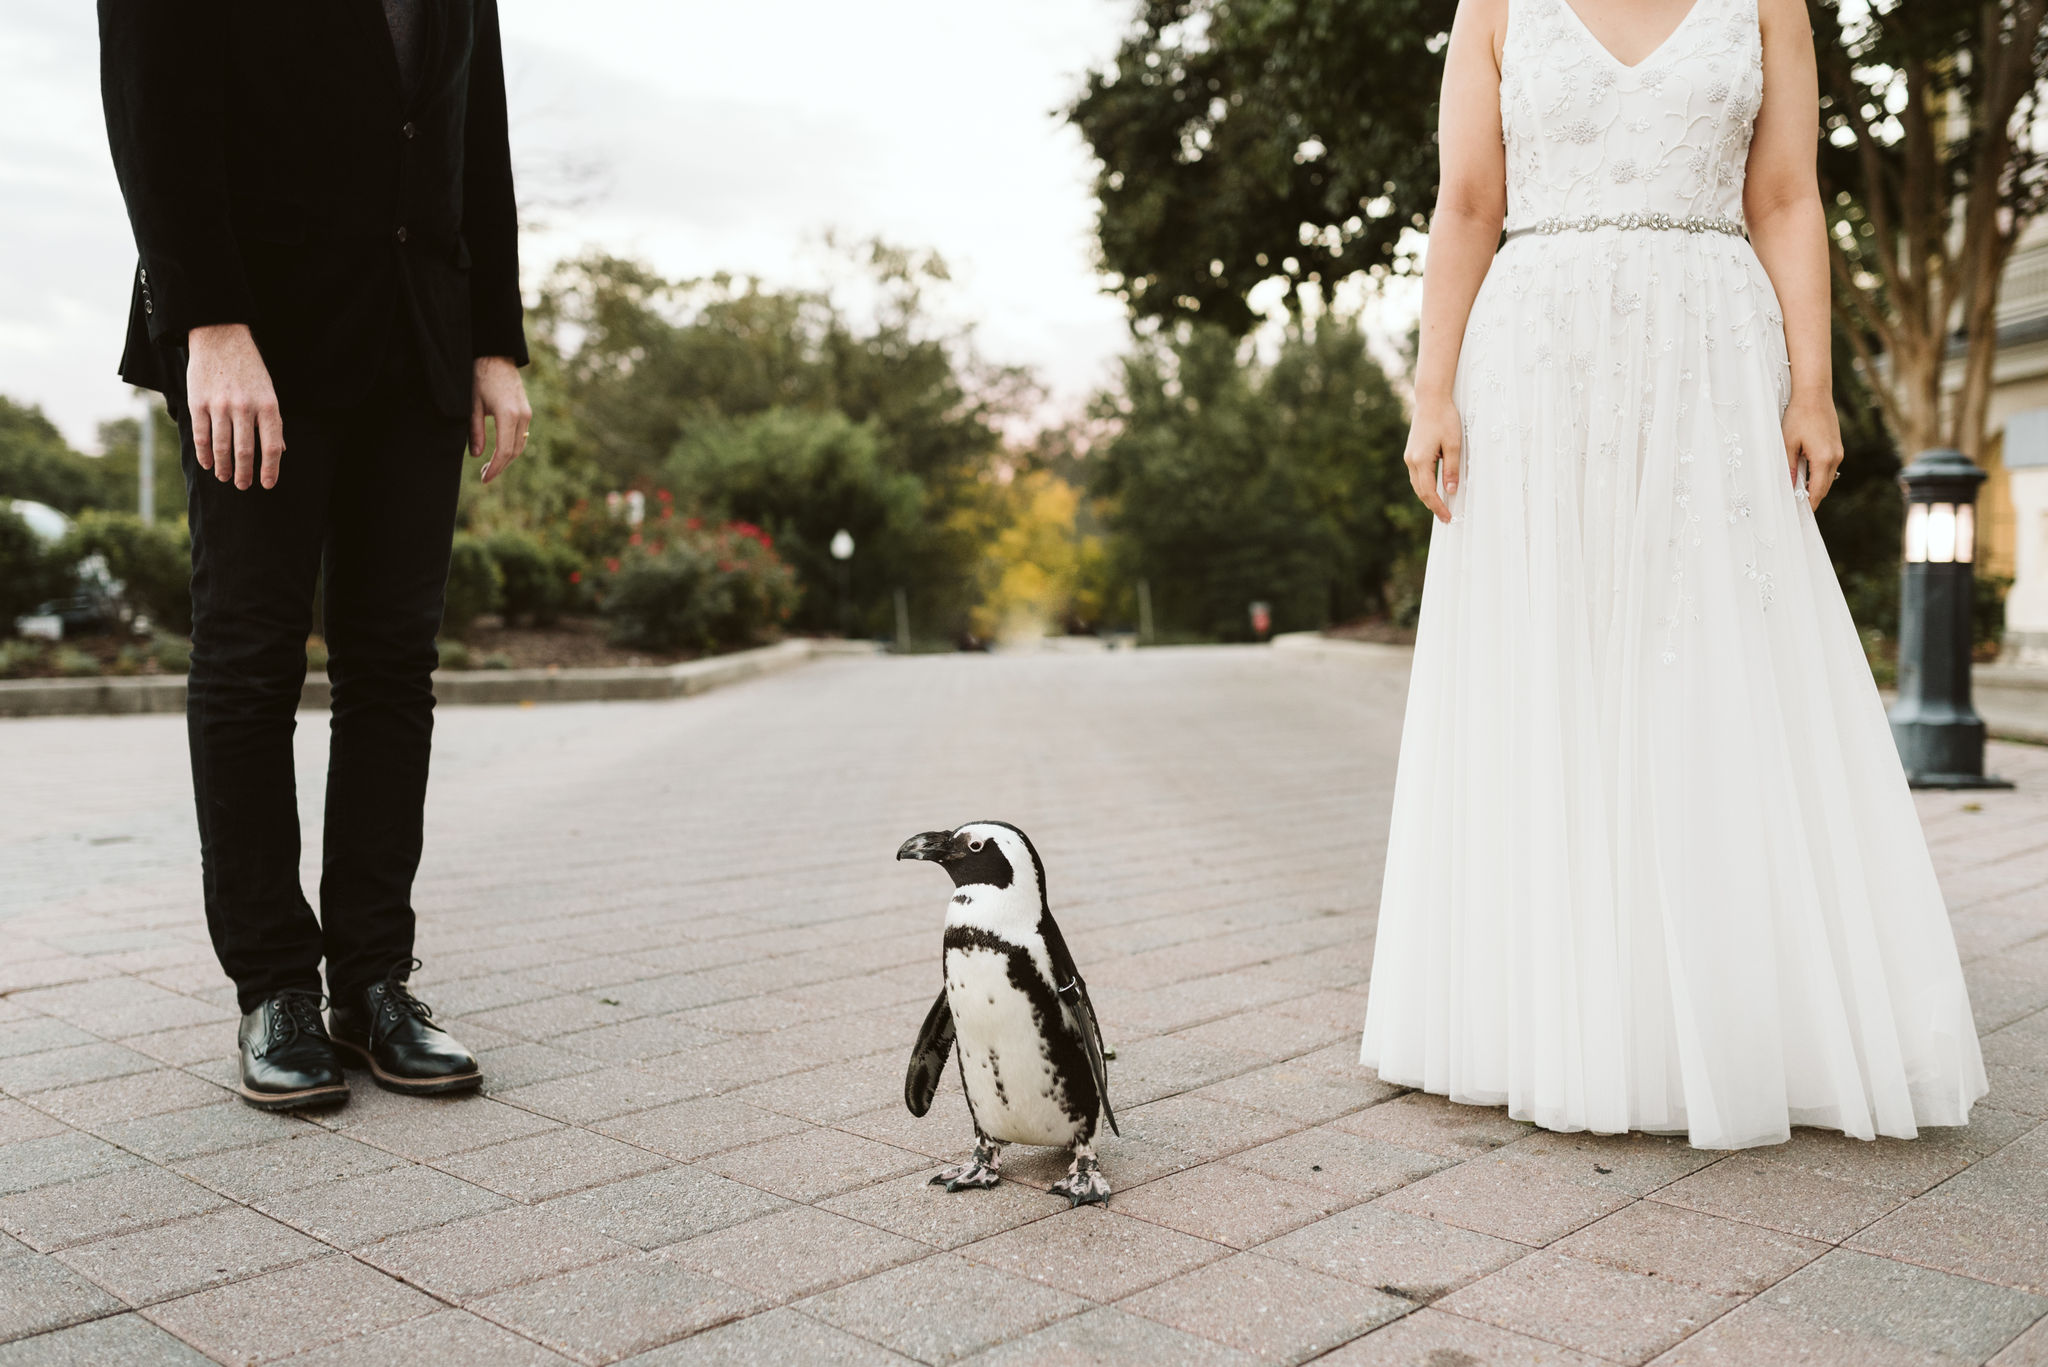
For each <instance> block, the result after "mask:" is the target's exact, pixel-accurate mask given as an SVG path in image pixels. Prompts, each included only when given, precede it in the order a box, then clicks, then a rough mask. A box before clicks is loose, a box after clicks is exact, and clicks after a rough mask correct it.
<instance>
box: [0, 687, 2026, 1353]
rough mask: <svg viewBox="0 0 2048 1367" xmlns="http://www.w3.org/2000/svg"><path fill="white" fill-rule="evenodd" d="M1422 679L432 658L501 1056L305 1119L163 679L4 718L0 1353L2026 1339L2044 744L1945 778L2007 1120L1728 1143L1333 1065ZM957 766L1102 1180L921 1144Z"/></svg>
mask: <svg viewBox="0 0 2048 1367" xmlns="http://www.w3.org/2000/svg"><path fill="white" fill-rule="evenodd" d="M1403 685H1404V679H1403V677H1402V674H1401V672H1400V670H1399V669H1398V668H1396V667H1391V666H1389V665H1387V664H1385V663H1383V662H1368V661H1358V662H1353V661H1349V660H1334V659H1327V658H1317V657H1309V656H1288V655H1286V654H1283V653H1276V652H1266V651H1256V650H1184V651H1182V650H1176V651H1156V652H1140V653H1136V654H1130V653H1122V654H1114V655H1110V654H1104V655H1090V656H1073V655H1042V656H1032V657H997V658H950V657H942V658H932V657H926V658H915V659H905V660H887V659H880V660H867V661H854V660H841V661H830V662H824V663H820V664H816V665H812V666H808V667H806V668H804V669H802V670H800V671H797V672H795V673H792V674H789V675H786V676H782V677H778V678H774V679H770V680H766V681H763V682H760V683H756V684H750V685H747V686H744V687H740V688H736V689H732V690H728V691H725V692H720V693H716V694H712V695H709V696H706V697H702V698H698V699H693V700H689V701H684V702H677V703H654V704H612V705H593V706H560V707H552V708H538V709H523V710H521V709H483V708H477V709H451V710H449V711H448V712H446V713H444V714H443V717H442V721H441V733H440V750H439V758H438V760H437V765H438V773H437V778H436V786H435V790H434V797H433V804H432V810H431V813H430V827H431V829H430V832H429V851H430V852H429V855H428V858H427V863H426V866H425V868H424V869H423V871H422V876H421V880H420V888H419V901H420V904H421V905H422V906H423V907H424V908H425V909H426V919H425V923H424V926H423V936H422V942H421V946H420V949H421V954H422V957H423V958H424V959H425V960H426V964H427V967H426V969H425V971H424V972H423V973H422V974H421V975H420V978H419V983H420V986H421V990H422V992H423V994H424V995H425V996H427V997H428V998H429V999H430V1000H431V1001H433V1002H434V1003H436V1004H437V1005H438V1006H439V1008H440V1010H441V1012H442V1015H443V1016H444V1018H447V1019H450V1020H452V1021H453V1022H454V1025H455V1028H456V1029H458V1030H459V1031H460V1032H461V1033H462V1034H463V1036H464V1037H465V1038H467V1039H468V1040H470V1041H471V1042H472V1044H473V1045H475V1046H476V1047H478V1048H479V1049H480V1050H481V1051H482V1053H483V1058H484V1062H485V1067H486V1069H487V1071H488V1074H489V1077H490V1079H491V1081H490V1085H489V1087H488V1090H487V1094H486V1095H484V1096H481V1097H474V1098H469V1099H466V1100H460V1101H440V1102H436V1101H424V1100H399V1099H396V1098H393V1097H390V1096H388V1095H386V1094H383V1093H380V1092H377V1091H376V1090H374V1089H373V1088H369V1087H364V1088H362V1089H360V1090H359V1091H358V1094H357V1096H356V1099H355V1100H354V1101H353V1102H352V1103H351V1104H350V1105H349V1107H348V1108H347V1109H345V1110H343V1111H340V1112H338V1113H335V1114H332V1115H328V1116H323V1117H317V1118H315V1119H312V1120H303V1119H294V1118H284V1117H274V1116H264V1115H259V1114H257V1113H255V1112H253V1111H250V1110H249V1109H247V1108H246V1107H243V1106H242V1105H241V1104H240V1103H238V1102H236V1101H234V1100H232V1099H230V1098H228V1097H227V1096H226V1094H225V1093H224V1092H223V1091H222V1089H221V1084H222V1083H223V1082H225V1081H226V1080H227V1079H228V1078H229V1076H230V1075H231V1060H230V1057H229V1052H228V1051H229V1048H230V1046H231V1042H232V1022H233V1018H234V1011H233V1004H232V999H231V994H230V992H229V991H228V990H227V988H226V987H225V985H224V984H223V983H222V982H221V981H220V978H219V973H218V970H217V969H216V968H215V966H214V964H213V962H212V959H211V955H210V953H209V952H208V950H207V948H206V945H205V941H204V937H203V933H202V931H201V928H200V923H199V917H198V912H197V909H196V906H195V904H194V891H195V888H196V885H197V868H196V860H195V858H194V856H193V853H192V850H191V817H190V814H189V810H188V806H187V804H188V800H189V799H188V797H187V790H186V786H185V776H184V759H183V753H182V727H181V724H180V723H179V722H178V721H177V720H176V719H175V718H151V717H143V718H110V719H79V720H52V721H33V722H7V723H0V771H4V773H5V774H6V776H7V782H6V783H5V784H4V785H0V868H4V877H0V994H4V995H0V1230H4V1231H5V1234H4V1235H0V1364H10V1363H19V1362H32V1363H42V1362H91V1363H110V1362H128V1361H133V1362H148V1363H154V1362H169V1363H175V1362H188V1361H189V1362H198V1361H204V1360H206V1359H208V1358H211V1359H214V1360H217V1361H221V1362H258V1361H269V1360H272V1359H276V1358H283V1357H289V1356H292V1355H294V1354H298V1355H301V1356H299V1357H298V1358H297V1359H296V1360H297V1361H300V1362H303V1363H309V1364H310V1363H320V1364H332V1363H388V1362H393V1361H408V1360H416V1361H422V1362H433V1363H449V1364H461V1363H466V1362H477V1363H487V1364H489V1367H513V1365H514V1364H521V1363H528V1362H533V1363H540V1362H559V1361H561V1360H562V1358H563V1357H566V1358H569V1359H572V1360H575V1361H580V1362H587V1363H597V1362H610V1361H615V1360H619V1359H624V1358H630V1357H634V1356H635V1355H639V1354H645V1355H646V1356H645V1357H643V1358H640V1359H639V1360H640V1361H643V1362H646V1363H693V1364H694V1363H726V1362H731V1363H745V1362H790V1363H813V1362H850V1363H870V1362H872V1363H893V1362H901V1361H904V1360H906V1359H910V1360H919V1361H925V1362H946V1361H954V1360H959V1359H971V1360H973V1361H975V1362H977V1363H1057V1362H1119V1363H1130V1362H1145V1363H1176V1362H1188V1363H1237V1362H1248V1361H1256V1360H1264V1361H1300V1360H1305V1359H1307V1358H1311V1357H1315V1356H1317V1355H1319V1354H1327V1356H1326V1357H1324V1358H1323V1360H1324V1361H1327V1362H1331V1363H1342V1364H1352V1365H1354V1367H1355V1365H1357V1364H1369V1363H1374V1364H1376V1363H1400V1364H1428V1367H1450V1365H1451V1364H1457V1365H1458V1367H1474V1365H1475V1364H1502V1365H1504V1364H1524V1363H1528V1364H1534V1363H1543V1364H1584V1363H1593V1362H1620V1363H1639V1362H1645V1361H1650V1360H1653V1359H1654V1360H1656V1361H1658V1362H1660V1363H1674V1364H1675V1363H1729V1364H1760V1363H1765V1362H1771V1363H1776V1362H1792V1361H1798V1362H1805V1363H1814V1364H1856V1367H1865V1365H1866V1364H1872V1365H1878V1367H1882V1365H1883V1364H1906V1363H1943V1364H1949V1363H1958V1362H1962V1363H1976V1362H1983V1361H1986V1360H1987V1359H1990V1360H1994V1361H1995V1362H1997V1363H1998V1364H2000V1367H2019V1365H2020V1364H2032V1365H2035V1367H2038V1365H2039V1364H2042V1363H2048V1322H2043V1319H2042V1317H2043V1315H2044V1312H2048V1128H2044V1127H2043V1125H2042V1121H2043V1119H2044V1118H2048V1060H2044V1052H2043V1046H2044V1044H2048V1013H2044V1011H2043V1008H2044V1007H2048V820H2044V818H2048V752H2044V751H2039V750H2026V749H2018V748H1999V749H1997V750H1996V751H1995V755H1994V758H1995V763H1996V764H1997V765H1998V766H1999V767H2001V768H2003V769H2004V770H2005V771H2006V772H2007V773H2009V774H2011V775H2013V776H2015V777H2018V778H2021V779H2022V780H2024V781H2025V784H2026V786H2025V787H2024V788H2023V790H2022V791H2021V792H2019V793H2016V794H1987V795H1983V796H1981V797H1978V798H1975V799H1973V800H1972V799H1965V798H1962V797H1958V796H1955V795H1928V796H1926V797H1924V798H1923V800H1922V812H1923V814H1924V816H1925V818H1926V822H1927V826H1928V830H1929V833H1930V836H1931V838H1932V839H1933V841H1934V843H1935V846H1936V849H1937V853H1938V858H1939V860H1940V863H1941V867H1942V872H1943V877H1944V881H1945V885H1946V887H1947V888H1948V890H1949V893H1950V896H1951V899H1952V902H1953V905H1954V909H1955V919H1956V925H1957V929H1958V933H1959V936H1960V938H1961V941H1962V943H1963V945H1964V947H1965V953H1966V956H1967V957H1968V959H1969V972H1970V978H1971V987H1972V990H1973V992H1974V993H1975V1000H1976V1004H1977V1008H1978V1013H1979V1019H1980V1024H1981V1026H1982V1028H1983V1029H1984V1030H1985V1031H1986V1032H1987V1037H1988V1038H1987V1052H1988V1054H1989V1056H1990V1058H1991V1059H1992V1061H1993V1064H1994V1067H1993V1075H1994V1088H1993V1092H1992V1096H1991V1100H1990V1102H1989V1104H1987V1105H1986V1106H1984V1107H1983V1108H1982V1109H1980V1111H1979V1112H1978V1117H1977V1119H1976V1121H1975V1122H1974V1123H1973V1124H1972V1125H1971V1126H1970V1127H1969V1128H1968V1129H1967V1130H1965V1131H1937V1132H1933V1133H1932V1134H1931V1135H1930V1136H1929V1137H1927V1138H1925V1139H1923V1140H1921V1141H1920V1142H1918V1143H1914V1144H1902V1143H1891V1142H1886V1143H1879V1144H1874V1145H1862V1144H1856V1143H1853V1142H1850V1141H1844V1140H1841V1139H1838V1138H1836V1139H1831V1138H1828V1137H1827V1136H1824V1135H1821V1134H1817V1133H1808V1132H1801V1133H1800V1134H1799V1136H1798V1137H1797V1138H1796V1139H1795V1140H1794V1141H1793V1142H1792V1143H1790V1144H1788V1145H1785V1146H1782V1147H1780V1148H1776V1149H1771V1150H1761V1151H1750V1152H1747V1153H1742V1154H1737V1155H1732V1156H1718V1155H1714V1154H1708V1153H1698V1152H1694V1151H1692V1150H1689V1149H1686V1148H1685V1147H1683V1146H1682V1145H1679V1144H1676V1143H1673V1142H1670V1141H1666V1140H1655V1139H1646V1138H1640V1137H1637V1138H1628V1139H1592V1138H1587V1137H1583V1136H1578V1137H1571V1136H1555V1135H1547V1134H1543V1133H1539V1132H1535V1131H1532V1130H1531V1129H1529V1128H1528V1127H1526V1126H1522V1125H1518V1124H1514V1123H1512V1122H1509V1121H1507V1120H1506V1119H1504V1118H1503V1117H1502V1116H1501V1115H1500V1114H1498V1113H1496V1112H1490V1111H1483V1110H1474V1109H1468V1108H1461V1107H1453V1106H1450V1105H1448V1104H1446V1103H1443V1102H1441V1101H1438V1100H1436V1099H1433V1098H1428V1097H1423V1096H1420V1095H1416V1094H1412V1093H1403V1092H1400V1091H1399V1090H1397V1089H1394V1088H1389V1087H1385V1086H1382V1085H1381V1084H1379V1083H1378V1082H1377V1081H1376V1080H1375V1079H1373V1078H1372V1077H1370V1076H1369V1075H1366V1074H1365V1073H1363V1072H1362V1071H1361V1070H1360V1069H1359V1068H1358V1067H1357V1066H1356V1065H1355V1063H1354V1062H1353V1059H1354V1057H1355V1038H1356V1035H1355V1032H1356V1030H1357V1027H1358V1024H1359V1022H1360V1020H1361V1019H1362V1016H1363V1011H1364V991H1363V989H1364V983H1365V979H1366V975H1367V972H1368V968H1369V964H1370V956H1371V948H1370V946H1371V926H1372V920H1371V916H1372V907H1373V903H1374V899H1375V896H1376V892H1377V885H1378V868H1379V863H1380V855H1381V848H1380V841H1381V839H1382V835H1383V828H1384V822H1385V815H1386V807H1387V802H1388V797H1389V793H1390V785H1391V779H1392V767H1393V756H1394V753H1395V742H1396V735H1397V731H1398V724H1399V709H1400V702H1401V696H1402V689H1403ZM308 720H309V721H311V720H312V719H311V718H308ZM320 739H321V735H320V728H319V727H318V726H317V725H309V726H308V727H307V728H306V733H305V735H304V736H303V737H302V753H303V755H304V761H305V762H304V767H303V769H302V772H304V773H306V774H308V775H309V778H308V782H307V785H306V787H307V794H306V797H305V802H304V805H305V807H306V810H307V813H308V815H309V816H312V815H315V814H316V813H317V808H318V792H319V783H318V781H317V775H318V772H319V758H318V757H319V742H320ZM976 817H1000V818H1006V819H1009V820H1012V821H1015V822H1017V823H1018V824H1019V825H1021V826H1023V827H1024V828H1025V829H1027V830H1028V831H1030V832H1031V833H1032V835H1033V836H1034V837H1035V838H1036V840H1037V843H1038V845H1039V848H1040V849H1041V851H1042V852H1043V853H1044V855H1045V858H1046V861H1047V864H1048V867H1049V874H1050V881H1051V886H1052V894H1053V899H1054V906H1055V910H1056V911H1057V913H1058V914H1059V915H1060V918H1061V920H1062V924H1063V925H1064V926H1065V927H1066V930H1067V935H1068V938H1069V939H1070V941H1071V942H1072V943H1073V946H1074V949H1075V953H1076V955H1077V958H1078V959H1079V961H1080V963H1081V965H1082V968H1083V970H1084V971H1085V972H1086V973H1087V975H1088V977H1089V980H1090V982H1091V984H1092V986H1093V989H1094V994H1095V997H1096V1000H1097V1003H1098V1005H1099V1007H1100V1009H1101V1013H1102V1016H1103V1019H1104V1022H1105V1025H1106V1027H1107V1029H1108V1031H1109V1033H1110V1035H1111V1036H1112V1038H1113V1041H1114V1042H1115V1043H1116V1044H1117V1045H1118V1046H1119V1049H1120V1056H1119V1058H1118V1060H1117V1062H1116V1063H1115V1064H1113V1065H1112V1069H1113V1071H1112V1074H1111V1079H1112V1084H1111V1085H1112V1090H1113V1093H1114V1095H1115V1097H1116V1099H1117V1102H1118V1111H1119V1114H1120V1116H1121V1117H1122V1119H1123V1122H1124V1138H1123V1139H1121V1140H1111V1141H1109V1142H1107V1143H1106V1145H1105V1147H1104V1151H1103V1152H1104V1162H1105V1166H1106V1170H1107V1173H1108V1175H1109V1177H1110V1179H1111V1181H1112V1182H1113V1183H1114V1184H1115V1185H1116V1187H1117V1195H1116V1198H1115V1200H1114V1202H1113V1204H1112V1206H1111V1207H1110V1209H1109V1210H1107V1211H1103V1210H1095V1209H1088V1210H1081V1211H1072V1212H1069V1211H1066V1210H1064V1209H1063V1208H1062V1206H1061V1203H1060V1202H1058V1201H1057V1200H1056V1199H1055V1198H1052V1197H1049V1196H1047V1195H1046V1194H1045V1193H1044V1191H1043V1190H1042V1188H1043V1186H1044V1185H1045V1183H1046V1182H1047V1181H1049V1180H1050V1179H1052V1178H1053V1177H1055V1176H1057V1174H1058V1171H1059V1168H1058V1166H1057V1164H1056V1162H1053V1161H1046V1160H1036V1161H1034V1160H1031V1159H1028V1158H1027V1159H1025V1160H1024V1161H1019V1162H1013V1164H1012V1167H1011V1172H1010V1175H1011V1177H1012V1179H1013V1180H1012V1181H1011V1182H1010V1183H1008V1184H1007V1185H1006V1186H1005V1187H1003V1188H1001V1189H999V1190H997V1191H994V1192H988V1193H968V1194H962V1195H958V1196H946V1195H945V1194H943V1193H942V1192H939V1191H936V1190H934V1189H932V1188H930V1187H928V1186H927V1185H926V1184H925V1179H926V1177H927V1176H928V1175H929V1174H930V1172H931V1171H932V1170H933V1169H934V1168H935V1167H936V1166H937V1163H938V1161H939V1160H940V1159H942V1158H943V1159H946V1160H948V1161H951V1160H952V1159H954V1158H956V1157H957V1156H959V1154H960V1153H961V1152H962V1150H963V1149H964V1147H965V1141H966V1139H967V1135H968V1131H967V1125H966V1117H965V1114H964V1107H963V1105H962V1104H961V1102H960V1100H959V1098H958V1097H957V1095H953V1094H952V1090H953V1086H952V1084H950V1083H949V1092H948V1094H946V1095H942V1096H941V1098H940V1101H939V1104H938V1105H937V1106H936V1107H935V1108H934V1109H933V1112H932V1114H931V1115H930V1116H928V1117H926V1118H925V1119H923V1120H921V1121H920V1120H913V1119H912V1118H911V1117H910V1116H909V1115H908V1114H907V1113H905V1111H904V1110H903V1107H902V1104H901V1101H900V1100H899V1095H900V1087H901V1077H902V1069H903V1064H904V1061H905V1058H906V1055H907V1050H908V1048H909V1043H910V1040H911V1038H912V1036H913V1034H914V1032H915V1030H916V1026H917V1023H918V1021H919V1019H920V1018H921V1016H922V1014H923V1012H924V1010H925V1008H926V1006H927V1005H928V1004H929V1001H930V998H931V995H932V993H933V991H934V990H935V980H936V977H937V962H936V961H937V954H938V925H939V920H940V916H941V913H942V910H943V905H944V900H945V896H946V892H947V888H946V885H945V883H944V882H943V881H942V880H941V879H940V878H939V876H938V875H937V874H936V873H935V872H934V871H933V870H931V869H929V868H925V867H922V866H913V865H898V864H895V863H894V862H892V860H891V855H892V853H893V851H894V850H895V848H896V845H897V844H898V843H899V842H900V841H901V840H902V839H903V837H905V836H907V835H909V834H911V833H913V832H916V831H919V830H924V829H927V828H930V827H933V826H941V825H950V824H955V823H958V822H961V821H965V820H968V819H971V818H976ZM309 829H311V828H310V827H309ZM315 844H316V845H317V842H315ZM311 854H312V852H311V851H309V861H308V864H309V882H310V868H311V864H312V859H311V857H310V855H311ZM1333 1350H1334V1351H1333ZM124 1355H125V1356H124ZM1994 1355H1996V1356H1994Z"/></svg>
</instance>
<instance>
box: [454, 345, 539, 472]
mask: <svg viewBox="0 0 2048 1367" xmlns="http://www.w3.org/2000/svg"><path fill="white" fill-rule="evenodd" d="M486 418H489V419H490V420H491V426H492V428H493V429H495V434H496V436H497V443H496V446H497V449H496V450H494V451H492V452H491V458H490V459H489V460H487V461H485V462H484V483H486V484H489V483H490V482H491V481H492V480H494V479H496V478H497V477H498V476H499V475H501V474H503V473H504V472H505V467H506V466H508V465H510V464H511V463H512V462H513V461H515V460H517V459H519V453H520V452H521V451H524V450H525V449H526V430H527V428H529V427H531V426H532V425H533V406H532V405H531V404H529V403H528V402H527V401H526V383H525V381H523V380H521V379H520V378H519V367H518V366H517V365H515V364H513V362H512V360H511V359H510V358H509V357H505V356H479V357H477V358H476V382H475V384H474V385H472V386H471V389H470V401H469V453H470V454H471V455H472V456H481V455H483V454H484V419H486Z"/></svg>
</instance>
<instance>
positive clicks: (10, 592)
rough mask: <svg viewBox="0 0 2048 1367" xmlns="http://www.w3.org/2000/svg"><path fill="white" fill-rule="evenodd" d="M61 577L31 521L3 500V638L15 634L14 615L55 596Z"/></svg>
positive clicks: (0, 579) (0, 551) (0, 510)
mask: <svg viewBox="0 0 2048 1367" xmlns="http://www.w3.org/2000/svg"><path fill="white" fill-rule="evenodd" d="M61 578H62V576H61V575H60V574H59V573H58V571H57V562H56V560H55V559H54V558H53V557H52V556H51V555H50V553H49V552H48V551H46V550H44V549H43V543H42V541H41V540H40V539H39V538H38V537H37V536H36V534H35V533H34V532H32V531H30V530H29V529H28V523H26V522H24V521H22V520H21V518H20V517H19V516H18V515H16V514H15V512H14V511H13V510H12V509H10V508H8V507H7V505H6V504H4V503H0V639H4V638H5V637H8V636H11V635H13V634H14V619H15V618H17V617H20V616H22V615H24V614H26V613H30V612H33V611H35V609H36V608H37V606H39V605H40V604H42V603H44V602H46V601H48V600H49V599H51V598H54V597H56V596H57V595H58V593H59V592H61V590H60V589H59V587H58V585H59V583H60V581H61Z"/></svg>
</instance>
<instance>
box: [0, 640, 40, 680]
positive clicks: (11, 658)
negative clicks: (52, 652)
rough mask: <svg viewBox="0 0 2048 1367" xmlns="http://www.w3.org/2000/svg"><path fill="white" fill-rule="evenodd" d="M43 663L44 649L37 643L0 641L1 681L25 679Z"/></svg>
mask: <svg viewBox="0 0 2048 1367" xmlns="http://www.w3.org/2000/svg"><path fill="white" fill-rule="evenodd" d="M42 662H43V647H42V644H41V643H40V642H37V641H5V640H0V679H17V678H24V677H26V676H28V675H30V674H33V673H35V671H36V667H37V666H38V665H40V664H41V663H42Z"/></svg>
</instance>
